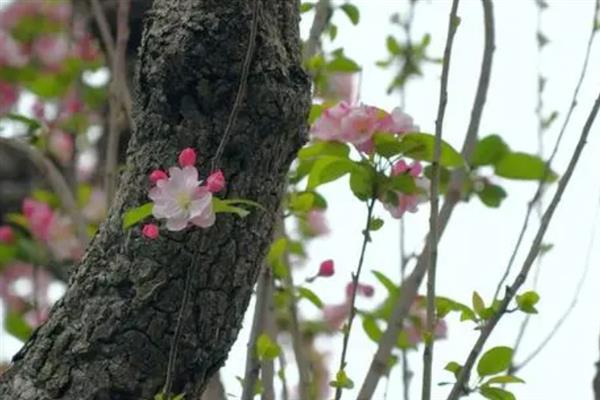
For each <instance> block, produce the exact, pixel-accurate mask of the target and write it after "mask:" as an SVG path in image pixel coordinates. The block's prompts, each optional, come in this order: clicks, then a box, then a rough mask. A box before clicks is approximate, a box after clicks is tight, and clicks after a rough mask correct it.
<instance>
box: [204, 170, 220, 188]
mask: <svg viewBox="0 0 600 400" xmlns="http://www.w3.org/2000/svg"><path fill="white" fill-rule="evenodd" d="M206 187H207V189H208V191H209V192H211V193H217V192H220V191H221V190H223V188H224V187H225V176H224V175H223V171H221V170H220V169H219V170H217V171H215V172H213V173H212V174H210V176H209V177H208V178H207V179H206Z"/></svg>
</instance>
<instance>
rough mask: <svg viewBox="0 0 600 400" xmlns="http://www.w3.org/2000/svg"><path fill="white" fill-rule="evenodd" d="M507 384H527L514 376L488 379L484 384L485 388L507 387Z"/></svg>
mask: <svg viewBox="0 0 600 400" xmlns="http://www.w3.org/2000/svg"><path fill="white" fill-rule="evenodd" d="M507 383H525V381H524V380H523V379H521V378H518V377H516V376H513V375H501V376H495V377H493V378H490V379H488V380H487V381H486V382H484V383H483V386H489V385H493V384H502V385H505V384H507Z"/></svg>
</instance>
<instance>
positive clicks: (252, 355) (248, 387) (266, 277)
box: [241, 265, 272, 400]
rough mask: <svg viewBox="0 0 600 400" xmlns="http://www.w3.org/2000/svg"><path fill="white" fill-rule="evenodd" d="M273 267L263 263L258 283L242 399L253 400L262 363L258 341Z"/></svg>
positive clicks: (265, 312)
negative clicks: (257, 351)
mask: <svg viewBox="0 0 600 400" xmlns="http://www.w3.org/2000/svg"><path fill="white" fill-rule="evenodd" d="M271 280H272V275H271V268H269V267H268V266H267V265H263V269H262V272H261V274H260V278H259V279H258V283H257V285H256V305H255V308H254V318H253V320H252V329H251V330H250V338H249V339H248V350H247V352H246V369H245V371H246V372H245V374H244V387H243V390H242V397H241V399H242V400H251V399H253V398H254V390H255V387H256V380H257V379H258V372H259V370H260V364H259V360H258V357H257V355H256V342H257V340H258V337H259V336H260V333H261V332H262V330H263V326H264V320H265V315H266V314H267V305H268V302H269V298H268V297H269V296H271V290H270V286H271Z"/></svg>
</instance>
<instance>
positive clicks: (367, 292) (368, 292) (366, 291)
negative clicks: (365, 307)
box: [346, 282, 375, 298]
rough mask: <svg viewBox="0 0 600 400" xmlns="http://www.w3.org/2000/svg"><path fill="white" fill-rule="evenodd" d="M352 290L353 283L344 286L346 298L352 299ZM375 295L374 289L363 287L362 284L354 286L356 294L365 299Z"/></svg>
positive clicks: (369, 286)
mask: <svg viewBox="0 0 600 400" xmlns="http://www.w3.org/2000/svg"><path fill="white" fill-rule="evenodd" d="M353 289H354V283H352V282H350V283H348V284H347V285H346V296H347V297H348V298H352V290H353ZM374 293H375V289H374V288H373V286H371V285H365V284H363V283H359V284H358V285H357V286H356V294H357V295H362V296H365V297H371V296H373V294H374Z"/></svg>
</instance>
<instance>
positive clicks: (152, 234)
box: [142, 224, 158, 239]
mask: <svg viewBox="0 0 600 400" xmlns="http://www.w3.org/2000/svg"><path fill="white" fill-rule="evenodd" d="M142 235H144V236H145V237H147V238H148V239H156V238H157V237H158V226H156V224H146V225H144V227H143V228H142Z"/></svg>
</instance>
